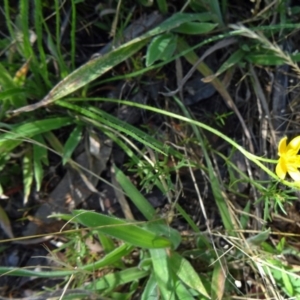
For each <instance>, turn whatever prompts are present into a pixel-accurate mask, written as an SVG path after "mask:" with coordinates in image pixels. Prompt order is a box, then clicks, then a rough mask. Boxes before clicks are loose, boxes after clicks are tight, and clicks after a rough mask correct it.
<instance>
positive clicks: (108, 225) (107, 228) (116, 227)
mask: <svg viewBox="0 0 300 300" xmlns="http://www.w3.org/2000/svg"><path fill="white" fill-rule="evenodd" d="M72 214H73V215H74V216H75V220H76V221H77V222H79V223H80V224H82V225H84V226H87V227H90V228H94V227H97V230H99V231H100V232H102V233H105V234H108V235H110V236H112V237H114V238H118V239H120V240H123V241H125V242H127V243H129V244H132V245H134V246H137V247H142V248H165V247H170V246H171V243H170V241H169V240H167V239H166V238H164V237H160V236H158V235H156V234H155V233H153V232H151V231H149V230H146V229H143V228H141V227H139V226H138V225H135V224H134V223H129V222H127V221H125V220H121V219H117V218H114V217H109V216H105V215H102V214H98V213H95V212H89V211H84V210H75V211H73V212H72Z"/></svg>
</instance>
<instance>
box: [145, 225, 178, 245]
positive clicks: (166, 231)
mask: <svg viewBox="0 0 300 300" xmlns="http://www.w3.org/2000/svg"><path fill="white" fill-rule="evenodd" d="M144 227H145V228H147V229H149V230H151V231H152V232H156V233H157V234H158V235H161V236H165V237H167V238H168V239H169V240H170V241H171V242H172V249H177V247H178V246H179V245H180V243H181V240H182V238H181V234H180V233H179V231H178V230H176V229H174V228H172V227H170V225H168V224H167V223H166V222H165V221H164V220H157V221H152V222H148V223H146V224H145V225H144Z"/></svg>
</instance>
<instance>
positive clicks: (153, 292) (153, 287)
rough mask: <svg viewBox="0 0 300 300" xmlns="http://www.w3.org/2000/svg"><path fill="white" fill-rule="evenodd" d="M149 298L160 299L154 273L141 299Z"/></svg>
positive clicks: (152, 299) (147, 299)
mask: <svg viewBox="0 0 300 300" xmlns="http://www.w3.org/2000/svg"><path fill="white" fill-rule="evenodd" d="M149 299H151V300H160V293H159V290H158V287H157V282H156V278H155V276H154V274H153V273H151V275H150V277H149V279H148V281H147V284H146V286H145V288H144V290H143V294H142V297H141V300H149Z"/></svg>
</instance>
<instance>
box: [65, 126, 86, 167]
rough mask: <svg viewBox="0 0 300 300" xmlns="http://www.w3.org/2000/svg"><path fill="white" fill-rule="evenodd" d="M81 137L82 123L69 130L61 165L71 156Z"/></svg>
mask: <svg viewBox="0 0 300 300" xmlns="http://www.w3.org/2000/svg"><path fill="white" fill-rule="evenodd" d="M81 137H82V125H77V126H76V127H75V128H74V129H73V131H72V132H71V134H70V136H69V138H68V139H67V141H66V143H65V145H64V149H63V165H65V164H66V163H67V162H68V160H69V159H70V158H71V155H72V153H73V152H74V150H75V149H76V147H77V146H78V144H79V142H80V140H81Z"/></svg>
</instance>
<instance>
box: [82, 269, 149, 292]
mask: <svg viewBox="0 0 300 300" xmlns="http://www.w3.org/2000/svg"><path fill="white" fill-rule="evenodd" d="M148 274H149V271H145V270H141V269H139V268H137V267H134V268H127V269H125V270H123V271H120V272H114V273H110V274H107V275H105V276H102V277H101V278H100V279H96V280H94V281H93V282H92V283H90V284H88V285H86V286H85V289H86V290H105V292H106V293H107V291H110V290H112V289H115V288H117V287H120V286H122V285H124V284H126V283H129V282H132V281H134V280H139V279H141V278H144V277H146V276H147V275H148Z"/></svg>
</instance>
